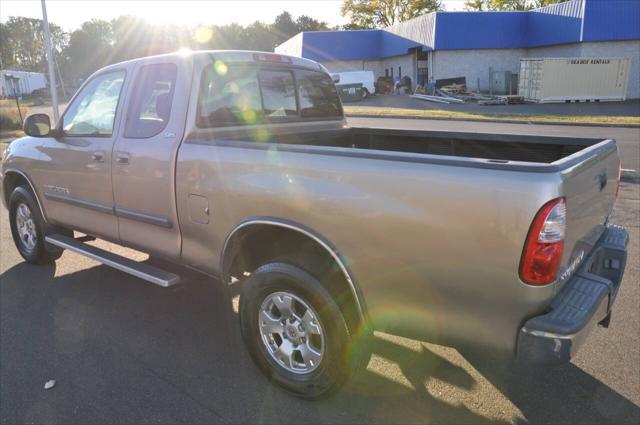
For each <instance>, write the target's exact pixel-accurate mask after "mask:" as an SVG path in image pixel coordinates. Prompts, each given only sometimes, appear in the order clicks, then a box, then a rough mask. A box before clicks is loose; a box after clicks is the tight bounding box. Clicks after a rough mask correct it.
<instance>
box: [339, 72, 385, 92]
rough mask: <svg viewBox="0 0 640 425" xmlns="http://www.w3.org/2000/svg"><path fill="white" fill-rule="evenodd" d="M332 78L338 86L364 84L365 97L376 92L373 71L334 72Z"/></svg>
mask: <svg viewBox="0 0 640 425" xmlns="http://www.w3.org/2000/svg"><path fill="white" fill-rule="evenodd" d="M331 78H332V79H333V81H334V82H335V83H336V85H338V86H341V85H345V84H358V83H360V84H362V88H363V93H364V97H367V96H369V95H371V94H373V93H375V92H376V87H375V84H374V81H375V77H374V76H373V71H349V72H333V73H331Z"/></svg>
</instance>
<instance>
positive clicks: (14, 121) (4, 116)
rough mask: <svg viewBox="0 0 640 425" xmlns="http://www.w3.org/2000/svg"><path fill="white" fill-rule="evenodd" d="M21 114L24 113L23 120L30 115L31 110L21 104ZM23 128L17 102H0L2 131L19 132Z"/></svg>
mask: <svg viewBox="0 0 640 425" xmlns="http://www.w3.org/2000/svg"><path fill="white" fill-rule="evenodd" d="M20 112H22V119H25V118H26V117H27V115H28V114H29V108H28V107H26V106H24V105H23V104H20ZM21 128H22V121H21V119H20V114H19V113H18V107H17V105H16V102H15V100H12V99H3V100H0V131H3V132H4V131H6V130H19V129H21Z"/></svg>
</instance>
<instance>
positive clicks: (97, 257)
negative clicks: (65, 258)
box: [44, 236, 180, 288]
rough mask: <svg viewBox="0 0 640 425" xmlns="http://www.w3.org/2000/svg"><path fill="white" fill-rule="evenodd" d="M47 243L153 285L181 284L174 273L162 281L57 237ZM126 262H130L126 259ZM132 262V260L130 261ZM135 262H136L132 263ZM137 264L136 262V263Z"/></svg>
mask: <svg viewBox="0 0 640 425" xmlns="http://www.w3.org/2000/svg"><path fill="white" fill-rule="evenodd" d="M44 240H45V241H47V242H48V243H50V244H52V245H56V246H59V247H60V248H64V249H68V250H69V251H73V252H75V253H78V254H80V255H84V256H85V257H88V258H91V259H92V260H96V261H98V262H100V263H102V264H104V265H106V266H109V267H113V268H114V269H117V270H120V271H121V272H124V273H127V274H130V275H132V276H135V277H137V278H140V279H143V280H146V281H147V282H151V283H155V284H156V285H159V286H162V287H164V288H167V287H169V286H173V285H175V284H177V283H179V282H180V277H179V276H178V275H175V274H173V273H167V272H165V273H167V275H168V276H169V277H170V278H169V279H162V278H160V277H158V276H154V275H152V274H149V273H145V272H144V271H142V270H138V269H136V268H134V267H131V266H128V265H126V264H123V263H119V262H117V261H115V260H114V259H110V258H106V257H103V256H100V255H98V254H97V253H95V252H91V251H90V250H87V249H83V247H82V246H77V245H76V244H70V243H67V242H64V241H62V240H58V239H56V238H55V237H52V236H45V238H44ZM78 244H82V242H78ZM88 247H90V248H94V249H95V250H96V251H102V250H101V249H100V248H97V247H93V246H88ZM107 254H111V253H107ZM112 255H113V257H118V256H117V255H116V254H112ZM125 260H128V259H126V258H125ZM129 261H132V260H129ZM132 262H134V261H132ZM134 263H135V262H134ZM148 267H152V266H148ZM158 271H160V269H158Z"/></svg>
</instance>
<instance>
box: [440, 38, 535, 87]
mask: <svg viewBox="0 0 640 425" xmlns="http://www.w3.org/2000/svg"><path fill="white" fill-rule="evenodd" d="M525 56H526V50H525V49H482V50H437V51H435V52H434V54H433V58H434V59H433V77H434V79H437V80H440V79H443V78H454V77H466V79H467V86H468V87H469V88H470V89H471V90H474V91H475V90H478V78H479V79H480V90H481V91H483V92H488V91H489V68H492V69H493V70H494V71H511V72H515V73H517V72H518V71H519V69H520V58H523V57H525ZM514 89H515V90H517V88H514Z"/></svg>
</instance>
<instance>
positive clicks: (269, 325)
mask: <svg viewBox="0 0 640 425" xmlns="http://www.w3.org/2000/svg"><path fill="white" fill-rule="evenodd" d="M240 324H241V329H242V335H243V338H244V341H245V344H246V346H247V348H248V350H249V352H250V354H251V356H252V357H253V359H254V360H255V362H256V363H257V365H258V366H259V367H260V369H261V370H262V371H263V372H264V373H265V374H266V375H267V377H269V378H271V379H272V380H273V381H274V382H275V383H277V384H278V385H280V386H281V387H283V388H284V389H286V390H288V391H289V392H291V393H293V394H295V395H297V396H300V397H303V398H307V399H318V398H322V397H324V396H327V395H329V394H331V393H332V392H333V391H335V390H336V389H338V388H339V387H340V386H341V385H342V384H344V382H345V381H346V379H347V378H348V376H349V375H350V372H351V371H352V370H351V368H350V367H349V366H348V365H349V364H350V363H349V362H348V361H347V357H348V354H349V353H348V351H349V349H348V348H349V342H350V335H349V329H348V327H347V324H346V321H345V318H344V316H343V314H342V312H341V311H340V308H339V307H338V305H337V304H336V302H335V301H334V300H333V298H332V297H331V295H330V294H329V293H328V292H327V290H326V289H325V288H324V287H323V286H322V285H321V283H320V281H319V280H318V279H317V278H315V277H314V276H312V275H311V274H309V273H307V272H306V271H304V270H302V269H300V268H298V267H296V266H293V265H290V264H287V263H279V262H274V263H269V264H265V265H263V266H261V267H259V268H258V269H257V270H256V271H254V272H253V273H252V274H251V277H250V278H249V279H248V280H247V281H246V282H244V286H243V291H242V296H241V299H240Z"/></svg>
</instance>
